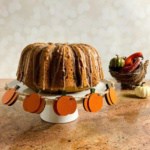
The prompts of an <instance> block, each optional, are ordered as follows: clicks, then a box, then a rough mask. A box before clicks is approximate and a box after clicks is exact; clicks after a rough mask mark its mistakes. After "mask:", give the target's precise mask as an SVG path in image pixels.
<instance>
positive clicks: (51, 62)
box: [17, 43, 103, 93]
mask: <svg viewBox="0 0 150 150" xmlns="http://www.w3.org/2000/svg"><path fill="white" fill-rule="evenodd" d="M102 79H103V71H102V66H101V60H100V57H99V55H98V52H97V51H96V49H95V48H93V47H92V46H90V45H87V44H67V43H65V44H60V43H56V44H54V43H34V44H30V45H28V46H26V47H25V48H24V49H23V51H22V54H21V57H20V62H19V66H18V71H17V80H19V81H21V82H23V83H24V84H25V85H27V86H28V87H30V88H31V89H33V90H37V91H43V92H49V93H58V92H62V91H64V92H77V91H82V90H85V89H88V88H90V87H92V86H95V85H97V84H98V83H99V82H100V80H102Z"/></svg>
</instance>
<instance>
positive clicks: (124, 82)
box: [109, 60, 149, 89]
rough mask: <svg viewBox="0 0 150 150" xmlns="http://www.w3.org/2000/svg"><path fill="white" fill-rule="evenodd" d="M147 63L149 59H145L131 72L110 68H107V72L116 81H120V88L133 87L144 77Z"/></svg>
mask: <svg viewBox="0 0 150 150" xmlns="http://www.w3.org/2000/svg"><path fill="white" fill-rule="evenodd" d="M148 64H149V60H146V61H145V62H144V63H141V65H140V66H139V68H138V69H136V70H135V71H134V72H132V73H123V72H122V73H121V72H120V71H114V70H112V69H111V68H109V72H110V74H111V75H112V76H113V77H114V78H115V79H116V80H117V81H118V82H120V83H121V87H122V89H134V88H135V86H136V85H138V84H139V83H140V82H142V80H143V79H144V78H145V75H146V73H147V66H148Z"/></svg>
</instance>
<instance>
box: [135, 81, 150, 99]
mask: <svg viewBox="0 0 150 150" xmlns="http://www.w3.org/2000/svg"><path fill="white" fill-rule="evenodd" d="M144 83H145V82H143V83H142V84H141V85H139V86H137V87H136V88H135V90H134V92H135V95H136V96H137V97H140V98H147V97H149V96H150V87H149V86H146V85H144Z"/></svg>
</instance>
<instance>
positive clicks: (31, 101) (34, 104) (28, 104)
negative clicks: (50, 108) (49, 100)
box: [23, 93, 46, 114]
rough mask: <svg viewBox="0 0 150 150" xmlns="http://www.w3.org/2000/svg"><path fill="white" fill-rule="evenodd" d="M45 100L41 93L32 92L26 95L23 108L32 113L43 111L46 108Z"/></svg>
mask: <svg viewBox="0 0 150 150" xmlns="http://www.w3.org/2000/svg"><path fill="white" fill-rule="evenodd" d="M45 104H46V102H45V100H44V99H42V98H41V96H40V95H38V94H36V93H32V94H30V95H28V96H26V98H25V100H24V102H23V108H24V110H25V111H27V112H30V113H38V114H39V113H41V112H42V111H43V110H44V108H45Z"/></svg>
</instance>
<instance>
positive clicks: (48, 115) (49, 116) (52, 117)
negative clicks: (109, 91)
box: [5, 80, 111, 123]
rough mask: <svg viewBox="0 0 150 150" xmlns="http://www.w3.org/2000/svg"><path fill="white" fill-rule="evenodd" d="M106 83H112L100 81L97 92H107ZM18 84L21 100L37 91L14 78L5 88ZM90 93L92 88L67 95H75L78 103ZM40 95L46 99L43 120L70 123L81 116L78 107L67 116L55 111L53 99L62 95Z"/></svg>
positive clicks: (96, 88) (41, 115)
mask: <svg viewBox="0 0 150 150" xmlns="http://www.w3.org/2000/svg"><path fill="white" fill-rule="evenodd" d="M106 83H107V84H111V83H110V82H109V81H107V80H104V81H103V82H100V83H99V84H98V85H97V86H96V87H94V88H95V92H98V93H101V94H103V93H105V90H106ZM16 85H18V86H20V88H19V89H18V90H17V92H18V93H19V98H18V100H20V101H23V100H24V98H25V96H26V95H29V94H31V93H33V92H34V93H35V91H33V90H32V89H30V88H28V87H27V86H26V85H24V84H23V83H21V82H19V81H17V80H14V81H12V82H10V83H8V84H6V87H5V88H6V89H8V88H14V87H15V86H16ZM89 93H90V89H89V90H85V91H81V92H77V93H71V94H67V95H70V96H73V97H74V98H75V99H76V101H77V103H78V102H79V101H82V100H83V98H84V97H85V95H87V94H89ZM40 95H41V96H42V97H44V98H45V101H46V105H45V108H44V110H43V112H42V113H41V114H40V117H41V119H42V120H44V121H46V122H50V123H68V122H71V121H74V120H76V119H77V118H78V116H79V114H78V108H77V109H76V111H75V112H74V113H73V114H70V115H66V116H59V115H57V114H56V113H55V112H54V109H53V101H54V100H56V98H57V97H59V96H61V95H48V94H47V95H46V94H43V93H40Z"/></svg>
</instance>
